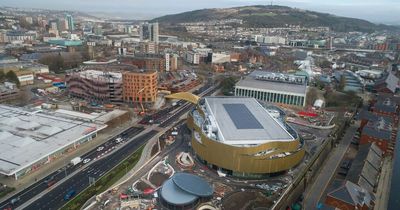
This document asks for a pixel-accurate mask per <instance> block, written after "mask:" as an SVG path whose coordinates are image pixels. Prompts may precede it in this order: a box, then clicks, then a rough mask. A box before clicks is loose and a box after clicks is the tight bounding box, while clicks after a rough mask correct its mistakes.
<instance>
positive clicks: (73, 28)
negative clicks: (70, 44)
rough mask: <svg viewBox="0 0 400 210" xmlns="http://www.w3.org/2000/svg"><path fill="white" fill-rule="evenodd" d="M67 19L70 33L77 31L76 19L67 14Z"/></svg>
mask: <svg viewBox="0 0 400 210" xmlns="http://www.w3.org/2000/svg"><path fill="white" fill-rule="evenodd" d="M65 18H66V19H67V22H68V29H69V30H70V31H73V30H75V26H74V18H73V17H72V15H69V14H67V15H66V16H65Z"/></svg>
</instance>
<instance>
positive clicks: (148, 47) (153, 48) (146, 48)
mask: <svg viewBox="0 0 400 210" xmlns="http://www.w3.org/2000/svg"><path fill="white" fill-rule="evenodd" d="M139 45H140V53H142V54H156V53H158V45H157V43H155V42H150V41H142V42H140V43H139Z"/></svg>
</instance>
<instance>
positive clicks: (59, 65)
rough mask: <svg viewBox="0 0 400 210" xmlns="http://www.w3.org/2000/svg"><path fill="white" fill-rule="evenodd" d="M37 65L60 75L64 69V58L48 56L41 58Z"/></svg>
mask: <svg viewBox="0 0 400 210" xmlns="http://www.w3.org/2000/svg"><path fill="white" fill-rule="evenodd" d="M39 63H41V64H45V65H48V66H49V70H50V71H54V72H56V73H62V70H63V68H64V58H63V57H62V56H61V55H49V56H45V57H43V58H41V59H40V60H39Z"/></svg>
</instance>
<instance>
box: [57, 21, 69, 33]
mask: <svg viewBox="0 0 400 210" xmlns="http://www.w3.org/2000/svg"><path fill="white" fill-rule="evenodd" d="M57 27H58V29H59V30H60V31H67V30H68V29H69V28H68V21H67V20H66V19H59V20H58V26H57Z"/></svg>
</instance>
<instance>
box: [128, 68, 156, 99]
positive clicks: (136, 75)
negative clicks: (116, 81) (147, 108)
mask: <svg viewBox="0 0 400 210" xmlns="http://www.w3.org/2000/svg"><path fill="white" fill-rule="evenodd" d="M122 83H123V98H124V101H125V102H128V103H137V102H139V101H140V98H141V100H142V102H144V103H154V102H155V101H156V98H157V72H156V71H143V70H134V71H125V72H123V73H122Z"/></svg>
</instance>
